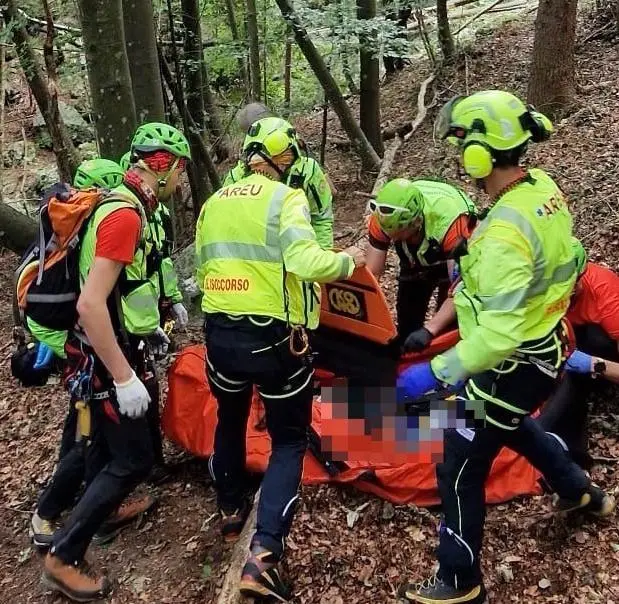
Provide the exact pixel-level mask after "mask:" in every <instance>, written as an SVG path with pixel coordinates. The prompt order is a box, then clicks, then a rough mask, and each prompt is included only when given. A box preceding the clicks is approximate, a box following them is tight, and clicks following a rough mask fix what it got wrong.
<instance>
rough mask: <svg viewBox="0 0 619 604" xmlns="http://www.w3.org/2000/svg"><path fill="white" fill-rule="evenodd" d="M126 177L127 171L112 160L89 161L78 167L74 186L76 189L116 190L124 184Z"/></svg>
mask: <svg viewBox="0 0 619 604" xmlns="http://www.w3.org/2000/svg"><path fill="white" fill-rule="evenodd" d="M124 176H125V171H124V170H123V169H122V168H121V167H120V166H119V165H118V164H117V163H116V162H115V161H112V160H111V159H89V160H86V161H83V162H82V163H81V164H80V165H79V166H78V168H77V171H76V172H75V177H74V178H73V186H74V187H75V188H76V189H88V188H90V187H101V188H103V189H114V188H116V187H118V186H120V185H121V184H122V182H123V178H124Z"/></svg>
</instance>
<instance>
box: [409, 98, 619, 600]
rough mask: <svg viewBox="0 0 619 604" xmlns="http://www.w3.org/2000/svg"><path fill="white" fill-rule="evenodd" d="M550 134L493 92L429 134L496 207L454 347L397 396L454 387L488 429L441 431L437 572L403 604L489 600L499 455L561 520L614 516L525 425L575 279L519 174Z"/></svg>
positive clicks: (534, 175)
mask: <svg viewBox="0 0 619 604" xmlns="http://www.w3.org/2000/svg"><path fill="white" fill-rule="evenodd" d="M551 130H552V124H551V123H550V121H549V120H548V119H547V118H546V117H545V116H543V115H542V114H540V113H538V112H536V111H534V110H533V108H531V107H527V106H525V105H524V104H523V103H522V102H521V101H520V100H519V99H518V98H516V97H515V96H514V95H512V94H509V93H507V92H503V91H498V90H490V91H485V92H479V93H476V94H473V95H471V96H468V97H466V98H464V97H456V98H455V99H452V101H450V102H449V103H448V104H447V105H446V106H445V107H444V108H443V110H442V111H441V114H440V116H439V119H438V121H437V124H436V133H437V135H438V137H439V138H441V139H445V138H447V139H449V140H450V141H451V142H454V143H455V144H457V145H458V147H459V149H460V153H461V155H460V161H461V163H462V166H463V168H464V170H465V172H466V173H467V174H468V175H469V176H471V177H472V178H473V179H474V180H475V182H476V184H477V185H478V186H479V187H480V188H481V189H483V190H485V192H486V193H487V194H488V195H489V196H490V198H491V199H492V205H491V207H490V209H489V211H488V212H487V214H486V216H485V217H483V219H482V220H481V221H480V222H479V223H478V225H477V227H476V228H475V230H474V231H473V233H472V235H471V237H470V239H469V240H468V244H467V253H466V254H465V255H463V256H462V257H460V259H459V272H460V275H461V282H460V283H459V284H458V285H457V286H456V288H455V293H454V302H455V307H456V312H457V316H458V325H459V328H460V335H461V340H460V342H459V343H458V344H457V345H456V346H454V347H453V348H451V349H450V350H448V351H446V352H445V353H443V354H441V355H439V356H437V357H435V358H434V359H433V360H432V362H431V363H425V364H419V365H416V366H413V367H412V368H410V369H408V370H406V371H405V372H404V373H403V374H402V375H401V376H400V378H399V383H398V385H399V387H400V392H401V393H403V394H405V395H406V396H408V397H411V398H417V397H418V396H419V395H421V394H423V393H426V392H428V391H432V390H436V389H437V388H440V387H441V386H445V385H448V386H452V387H456V388H458V387H460V388H462V390H461V391H460V394H461V396H460V398H462V399H464V400H467V401H473V402H474V404H476V405H477V406H478V407H481V408H482V409H483V418H484V421H483V423H482V422H478V423H477V424H473V425H472V426H471V425H469V427H466V428H465V427H463V426H462V427H461V426H457V427H455V428H450V427H449V426H447V429H446V431H445V434H444V444H445V450H444V460H443V462H442V463H441V464H439V465H438V466H437V478H438V486H439V490H440V493H441V499H442V504H443V514H444V518H443V522H442V523H441V530H440V545H439V548H438V558H439V562H440V569H439V571H438V574H437V575H436V576H434V577H431V578H430V579H427V580H426V581H424V582H422V583H419V584H417V585H414V584H410V585H405V586H403V587H402V589H401V592H400V594H401V595H402V596H403V597H404V598H406V599H407V600H408V601H411V602H419V603H423V604H438V603H441V602H460V603H465V602H466V603H473V604H482V603H484V602H486V601H487V600H486V592H485V589H484V585H483V581H482V575H481V569H480V561H479V555H480V550H481V545H482V536H483V525H484V515H485V501H484V484H485V481H486V478H487V476H488V473H489V472H490V467H491V465H492V462H493V460H494V458H495V457H496V456H497V454H498V452H499V450H500V449H501V447H503V446H508V447H510V448H511V449H514V450H515V451H517V452H518V453H520V454H521V455H524V456H525V457H526V458H527V459H528V460H529V461H530V462H531V463H532V464H533V465H534V466H535V467H536V468H538V469H539V470H540V471H541V472H542V473H543V474H544V476H545V478H546V480H547V482H548V484H549V485H550V486H551V488H552V489H553V490H554V491H555V492H556V493H557V496H556V505H557V507H558V509H559V510H562V511H568V510H574V509H582V510H583V511H587V512H591V513H593V514H596V515H607V514H610V513H611V512H612V511H613V509H614V506H615V502H614V499H613V498H612V497H609V496H608V495H606V494H605V493H604V492H603V491H601V490H600V489H599V488H597V487H596V486H594V485H592V484H591V481H590V480H589V478H588V477H587V475H586V474H585V473H584V472H583V471H582V470H581V469H580V468H579V467H578V466H576V464H574V463H573V462H572V461H571V460H570V458H569V457H568V455H567V453H566V451H565V450H564V449H563V447H562V445H561V444H560V443H559V441H558V440H557V439H556V438H554V437H553V436H551V435H549V434H547V433H546V432H544V431H543V429H542V428H541V427H540V425H539V424H538V423H537V422H535V421H533V420H532V419H531V417H530V414H531V413H532V412H534V411H535V410H536V409H537V408H538V407H539V406H540V405H541V404H542V403H543V402H544V400H546V399H547V398H548V397H549V396H550V394H551V393H552V392H553V390H554V389H555V388H556V384H557V378H558V376H559V373H560V371H561V370H562V367H563V364H564V361H565V352H566V351H565V346H564V345H563V343H562V339H563V333H562V327H561V319H562V317H563V315H564V314H565V312H566V310H567V308H568V305H569V301H570V296H571V293H572V290H573V287H574V283H575V280H576V264H575V261H574V253H573V249H572V244H571V234H572V218H571V216H570V213H569V211H568V208H567V205H566V203H565V200H564V198H563V195H562V193H561V191H560V189H559V187H558V186H557V185H556V184H555V183H554V182H553V180H552V179H551V178H550V177H549V176H548V175H547V174H546V173H545V172H544V171H542V170H539V169H530V170H528V171H525V170H524V169H522V168H521V167H520V165H519V164H520V158H521V157H522V155H523V154H524V152H525V150H526V147H527V144H528V143H529V141H533V142H540V141H543V140H545V139H547V138H548V137H549V135H550V132H551ZM480 410H481V409H480Z"/></svg>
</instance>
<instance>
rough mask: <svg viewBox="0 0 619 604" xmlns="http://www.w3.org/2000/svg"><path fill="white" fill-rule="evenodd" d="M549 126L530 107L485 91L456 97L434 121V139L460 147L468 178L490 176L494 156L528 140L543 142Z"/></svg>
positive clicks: (499, 92)
mask: <svg viewBox="0 0 619 604" xmlns="http://www.w3.org/2000/svg"><path fill="white" fill-rule="evenodd" d="M552 131H553V126H552V122H551V121H550V120H549V119H548V118H547V117H546V116H545V115H543V114H541V113H539V112H537V111H535V109H534V108H533V107H532V106H531V105H525V104H524V103H523V102H522V101H521V100H520V99H519V98H518V97H516V96H514V95H513V94H511V93H509V92H505V91H504V90H485V91H483V92H476V93H475V94H472V95H470V96H467V97H464V96H456V97H454V98H452V99H451V100H450V101H449V102H447V103H446V104H445V105H444V106H443V108H442V109H441V111H440V112H439V115H438V117H437V119H436V121H435V124H434V132H435V135H436V136H437V137H438V138H439V139H441V140H444V139H447V140H448V141H449V142H451V143H453V144H456V145H458V146H460V147H461V153H462V165H463V167H464V170H465V172H466V173H467V174H469V176H471V177H473V178H485V177H486V176H488V175H489V174H490V172H492V170H493V165H494V160H495V152H501V151H510V150H512V149H517V148H518V147H521V146H522V145H524V144H525V143H527V142H528V141H529V140H532V141H533V142H541V141H544V140H547V139H548V138H549V137H550V134H551V132H552Z"/></svg>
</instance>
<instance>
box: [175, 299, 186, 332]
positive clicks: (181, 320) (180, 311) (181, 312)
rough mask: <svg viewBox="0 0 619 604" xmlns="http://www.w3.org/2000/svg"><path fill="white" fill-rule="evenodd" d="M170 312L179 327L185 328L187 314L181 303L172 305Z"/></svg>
mask: <svg viewBox="0 0 619 604" xmlns="http://www.w3.org/2000/svg"><path fill="white" fill-rule="evenodd" d="M172 312H173V313H174V316H175V317H176V320H177V321H178V324H179V325H180V326H181V327H185V325H187V323H189V314H188V313H187V309H186V308H185V307H184V306H183V303H182V302H177V303H176V304H172Z"/></svg>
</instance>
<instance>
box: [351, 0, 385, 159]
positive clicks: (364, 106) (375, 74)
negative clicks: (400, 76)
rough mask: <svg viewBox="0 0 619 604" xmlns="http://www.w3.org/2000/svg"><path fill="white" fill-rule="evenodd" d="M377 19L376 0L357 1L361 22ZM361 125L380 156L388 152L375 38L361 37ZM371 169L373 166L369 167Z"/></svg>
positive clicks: (370, 36)
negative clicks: (382, 122) (381, 113)
mask: <svg viewBox="0 0 619 604" xmlns="http://www.w3.org/2000/svg"><path fill="white" fill-rule="evenodd" d="M374 17H376V0H357V18H358V19H360V20H367V19H373V18H374ZM359 74H360V86H359V88H360V90H359V92H360V95H359V122H360V125H361V130H363V132H364V133H365V136H366V137H367V139H368V140H369V141H370V144H371V145H372V147H374V151H376V153H377V154H378V155H382V154H383V152H384V148H383V139H382V132H381V127H380V67H379V64H378V43H377V40H376V36H375V35H372V34H368V35H361V34H360V35H359ZM365 167H369V168H371V165H370V166H365Z"/></svg>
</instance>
